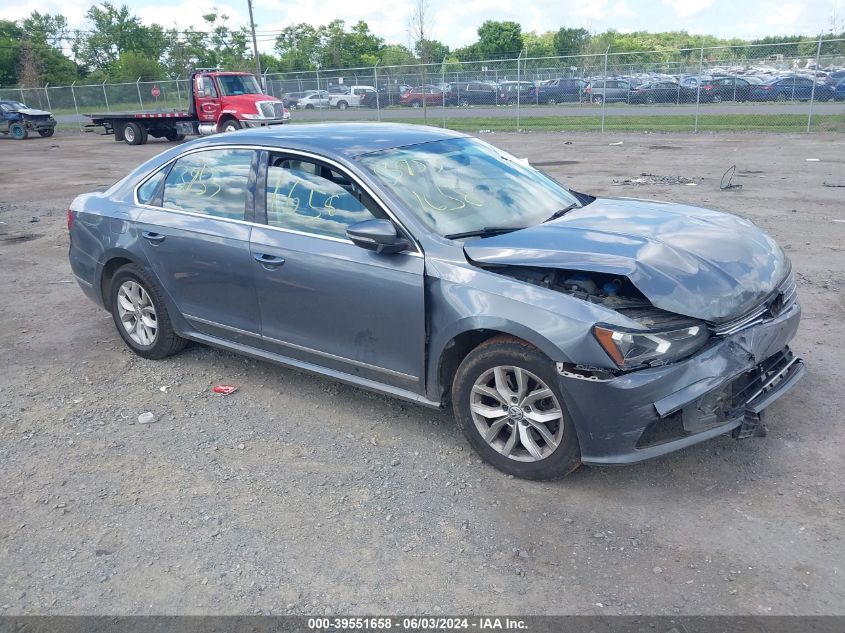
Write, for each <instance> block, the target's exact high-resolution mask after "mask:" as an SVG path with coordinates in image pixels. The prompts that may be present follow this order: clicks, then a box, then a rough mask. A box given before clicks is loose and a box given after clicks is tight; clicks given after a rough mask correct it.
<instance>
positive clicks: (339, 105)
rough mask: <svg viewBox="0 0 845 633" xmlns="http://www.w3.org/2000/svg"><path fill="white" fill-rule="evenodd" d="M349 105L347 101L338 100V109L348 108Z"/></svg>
mask: <svg viewBox="0 0 845 633" xmlns="http://www.w3.org/2000/svg"><path fill="white" fill-rule="evenodd" d="M348 107H349V104H348V103H346V101H338V102H337V109H338V110H346V108H348Z"/></svg>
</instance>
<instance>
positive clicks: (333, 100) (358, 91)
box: [329, 86, 376, 110]
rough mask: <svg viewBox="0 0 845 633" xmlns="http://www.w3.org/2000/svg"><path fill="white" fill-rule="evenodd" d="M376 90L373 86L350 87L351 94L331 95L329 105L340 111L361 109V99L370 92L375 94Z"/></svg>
mask: <svg viewBox="0 0 845 633" xmlns="http://www.w3.org/2000/svg"><path fill="white" fill-rule="evenodd" d="M375 91H376V89H375V88H374V87H373V86H349V92H345V93H342V94H334V93H331V91H330V94H329V105H330V106H331V107H332V108H337V109H338V110H346V108H359V107H361V106H362V105H364V104H362V103H361V99H362V98H363V97H364V96H365V95H366V94H367V93H370V92H375Z"/></svg>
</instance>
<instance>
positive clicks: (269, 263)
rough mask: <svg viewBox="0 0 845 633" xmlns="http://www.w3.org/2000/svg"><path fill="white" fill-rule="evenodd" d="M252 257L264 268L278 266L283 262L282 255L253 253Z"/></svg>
mask: <svg viewBox="0 0 845 633" xmlns="http://www.w3.org/2000/svg"><path fill="white" fill-rule="evenodd" d="M253 258H254V259H255V261H257V262H258V263H259V264H261V265H262V266H264V267H265V268H278V267H279V266H281V265H282V264H284V263H285V258H284V257H276V256H275V255H267V254H266V253H255V254H254V255H253Z"/></svg>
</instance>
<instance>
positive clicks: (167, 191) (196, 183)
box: [162, 149, 253, 220]
mask: <svg viewBox="0 0 845 633" xmlns="http://www.w3.org/2000/svg"><path fill="white" fill-rule="evenodd" d="M252 157H253V151H252V150H248V149H215V150H208V151H205V152H196V153H194V154H188V155H187V156H183V157H182V158H180V159H178V160H177V161H176V163H175V164H174V165H173V169H171V170H170V173H169V174H168V175H167V180H165V181H164V200H163V204H162V206H164V207H165V208H167V209H174V210H176V211H190V212H192V213H202V214H204V215H210V216H214V217H218V218H227V219H230V220H243V219H244V210H245V209H246V199H247V186H248V182H249V173H250V169H251V166H252Z"/></svg>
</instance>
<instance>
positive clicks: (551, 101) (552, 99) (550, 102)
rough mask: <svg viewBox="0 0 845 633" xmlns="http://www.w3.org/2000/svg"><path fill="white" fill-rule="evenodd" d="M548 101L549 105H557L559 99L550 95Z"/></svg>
mask: <svg viewBox="0 0 845 633" xmlns="http://www.w3.org/2000/svg"><path fill="white" fill-rule="evenodd" d="M546 103H547V104H549V105H556V104H557V99H555V98H554V97H549V98H548V99H546Z"/></svg>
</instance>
